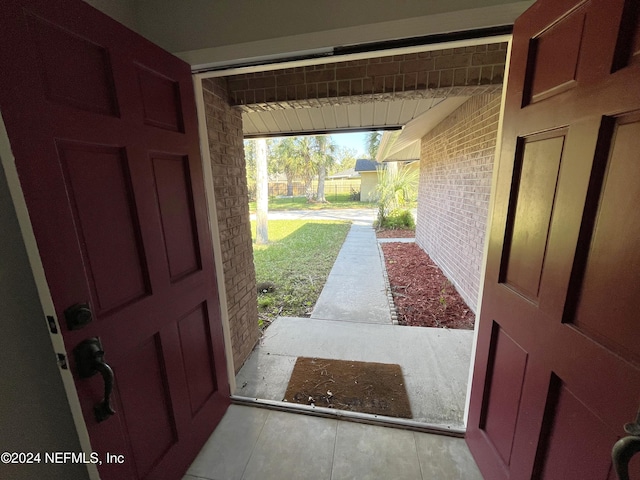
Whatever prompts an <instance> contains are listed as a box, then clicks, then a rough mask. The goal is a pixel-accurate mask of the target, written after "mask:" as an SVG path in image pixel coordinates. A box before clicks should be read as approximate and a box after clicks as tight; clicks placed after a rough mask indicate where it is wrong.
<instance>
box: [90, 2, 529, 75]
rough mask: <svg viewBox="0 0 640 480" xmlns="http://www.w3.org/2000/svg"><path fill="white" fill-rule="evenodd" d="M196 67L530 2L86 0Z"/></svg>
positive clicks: (487, 21) (510, 11)
mask: <svg viewBox="0 0 640 480" xmlns="http://www.w3.org/2000/svg"><path fill="white" fill-rule="evenodd" d="M86 1H87V2H88V3H90V4H92V5H94V6H95V7H96V8H98V9H100V10H102V11H104V12H105V13H107V14H108V15H110V16H112V17H113V18H115V19H116V20H118V21H120V22H121V23H123V24H125V25H127V26H129V27H130V28H133V29H134V30H136V31H137V32H138V33H140V34H141V35H143V36H145V37H147V38H148V39H149V40H151V41H152V42H154V43H156V44H158V45H160V46H161V47H163V48H165V49H167V50H168V51H170V52H172V53H175V54H177V55H178V56H180V57H181V58H183V59H184V60H185V61H187V62H188V63H190V64H191V65H192V66H194V69H195V68H206V67H211V66H224V65H229V64H238V63H242V62H249V61H260V60H265V59H277V58H282V57H291V56H293V55H296V54H304V53H309V52H318V51H326V50H327V49H330V48H332V47H335V46H345V45H353V44H360V43H369V42H380V41H387V40H394V39H398V38H410V37H419V36H425V35H433V34H439V33H449V32H457V31H464V30H473V29H480V28H487V27H493V26H500V25H508V24H512V23H513V21H514V20H515V18H516V17H517V16H518V15H520V14H521V13H522V12H523V11H524V10H526V9H527V8H528V7H529V6H530V5H531V4H532V3H533V1H532V0H524V1H513V0H431V1H424V0H398V1H394V2H391V1H388V0H349V1H346V2H345V1H344V0H270V1H268V2H265V1H251V0H216V1H211V0H189V2H176V1H175V0H86Z"/></svg>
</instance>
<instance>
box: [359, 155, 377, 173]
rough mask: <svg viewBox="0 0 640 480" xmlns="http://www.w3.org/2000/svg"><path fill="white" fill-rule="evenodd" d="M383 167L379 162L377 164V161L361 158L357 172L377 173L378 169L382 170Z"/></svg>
mask: <svg viewBox="0 0 640 480" xmlns="http://www.w3.org/2000/svg"><path fill="white" fill-rule="evenodd" d="M381 167H382V165H380V164H379V163H378V162H376V161H375V160H368V159H366V158H360V159H358V160H356V166H355V169H354V170H355V171H356V172H375V171H377V170H378V168H381Z"/></svg>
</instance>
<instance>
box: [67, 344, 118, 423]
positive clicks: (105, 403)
mask: <svg viewBox="0 0 640 480" xmlns="http://www.w3.org/2000/svg"><path fill="white" fill-rule="evenodd" d="M73 352H74V354H75V357H76V366H77V367H78V375H79V376H80V378H89V377H92V376H93V375H95V374H96V373H99V374H100V375H101V376H102V379H103V380H104V398H103V399H102V401H101V402H100V403H98V404H96V405H95V406H94V407H93V411H94V413H95V416H96V420H97V421H98V422H102V421H104V420H106V419H107V418H109V417H110V416H111V415H113V414H115V413H116V412H115V410H113V408H112V407H111V392H112V391H113V381H114V375H113V370H112V369H111V367H110V366H109V364H108V363H107V362H105V361H104V350H102V344H101V342H100V339H99V338H98V337H93V338H88V339H86V340H84V341H83V342H81V343H80V344H79V345H78V346H77V347H76V348H74V350H73Z"/></svg>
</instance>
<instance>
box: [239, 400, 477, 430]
mask: <svg viewBox="0 0 640 480" xmlns="http://www.w3.org/2000/svg"><path fill="white" fill-rule="evenodd" d="M231 403H233V404H235V405H244V406H247V407H258V408H266V409H269V410H278V411H281V412H288V413H299V414H302V415H311V416H314V417H324V418H335V419H336V420H346V421H348V422H354V423H366V424H368V425H377V426H380V427H391V428H399V429H402V430H410V431H414V432H421V433H432V434H435V435H446V436H448V437H457V438H464V435H465V432H466V429H464V428H460V427H453V426H450V425H440V424H435V423H424V422H417V421H415V420H408V419H405V418H395V417H387V416H384V415H373V414H370V413H360V412H349V411H346V410H336V409H333V408H326V407H315V406H311V405H300V404H297V403H289V402H279V401H277V400H263V399H260V398H250V397H242V396H238V395H231Z"/></svg>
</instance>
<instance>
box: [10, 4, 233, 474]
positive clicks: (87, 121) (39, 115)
mask: <svg viewBox="0 0 640 480" xmlns="http://www.w3.org/2000/svg"><path fill="white" fill-rule="evenodd" d="M0 15H1V16H2V18H3V28H2V29H0V43H1V44H2V49H0V82H1V83H0V107H1V108H2V116H3V119H4V122H5V124H6V127H7V132H8V134H9V139H10V141H11V146H12V149H13V152H14V155H15V158H16V166H17V170H18V174H19V177H20V181H21V184H22V188H23V191H24V194H25V198H26V201H27V207H28V209H29V214H30V217H31V221H32V224H33V228H34V232H35V235H36V240H37V243H38V248H39V251H40V255H41V258H42V261H43V264H44V268H45V275H46V277H47V282H48V284H49V288H50V290H51V294H52V297H53V301H54V305H55V307H56V313H57V316H58V320H59V323H60V326H61V333H62V335H63V337H64V341H65V345H66V348H67V353H68V355H69V358H70V362H69V363H70V365H71V369H72V372H73V374H74V378H75V379H76V387H77V390H78V395H79V398H80V403H81V405H82V408H83V412H84V417H85V421H86V423H87V427H88V429H89V435H90V439H91V444H92V448H93V450H94V451H96V452H98V453H99V454H102V455H103V454H104V453H105V452H110V453H113V454H124V455H125V459H126V461H125V464H124V465H114V464H110V465H107V464H103V465H101V466H99V470H100V474H101V476H102V478H105V479H125V478H131V479H138V478H140V479H142V478H145V479H146V478H149V479H150V478H154V479H155V478H167V479H169V478H180V476H181V475H182V474H183V473H184V471H185V470H186V468H187V466H188V464H189V462H190V461H191V460H192V459H193V458H194V457H195V455H196V454H197V452H198V450H199V448H200V447H201V446H202V444H203V443H204V441H205V440H206V438H207V437H208V436H209V435H210V434H211V432H212V431H213V429H214V428H215V426H216V425H217V422H218V421H219V420H220V418H221V417H222V415H223V413H224V411H225V409H226V407H227V405H228V403H229V385H228V378H227V370H226V364H225V355H224V345H223V336H222V326H221V317H220V305H219V303H218V289H217V284H216V276H215V269H214V260H213V250H212V246H211V232H210V231H209V225H208V217H207V211H206V202H205V193H204V184H203V175H202V165H201V161H200V156H199V141H198V129H197V123H196V122H197V120H196V113H195V101H194V97H193V87H192V80H191V74H190V69H189V66H188V65H187V64H185V63H184V62H182V61H180V60H179V59H177V58H175V57H173V56H171V55H169V54H168V53H166V52H165V51H163V50H161V49H160V48H159V47H157V46H155V45H153V44H151V43H149V42H148V41H146V40H144V39H143V38H141V37H139V36H138V35H136V34H135V33H133V32H131V31H129V30H127V29H126V28H124V27H123V26H122V25H120V24H118V23H117V22H115V21H113V20H111V19H109V18H108V17H106V16H105V15H103V14H101V13H100V12H98V11H96V10H95V9H93V8H92V7H90V6H88V5H87V4H86V3H84V2H82V1H75V0H73V1H71V0H70V1H66V0H65V1H62V0H54V1H51V0H47V1H44V0H42V1H40V0H7V1H3V2H2V3H0ZM74 304H88V305H89V306H90V308H91V311H92V314H93V319H92V321H91V322H90V323H88V324H87V325H85V326H84V327H82V328H79V329H70V328H69V327H68V326H67V321H66V319H65V313H64V312H65V310H66V309H67V308H68V307H70V306H72V305H74ZM93 337H99V338H100V341H101V344H102V347H103V349H104V351H105V359H106V361H107V362H108V363H109V364H110V366H111V367H112V369H113V371H114V373H115V385H114V390H113V394H112V406H113V408H114V409H115V411H116V414H115V415H114V416H112V417H110V418H108V419H107V420H105V421H102V422H98V421H97V420H96V418H95V415H94V411H93V409H94V406H95V405H96V404H97V403H99V402H100V401H101V400H102V397H103V393H104V383H103V380H102V378H101V376H100V375H95V376H93V377H91V378H88V379H84V378H80V377H79V375H78V369H77V366H76V364H75V361H74V356H73V351H74V348H75V347H76V346H77V345H78V344H80V343H81V342H82V341H83V340H85V339H87V338H93Z"/></svg>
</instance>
